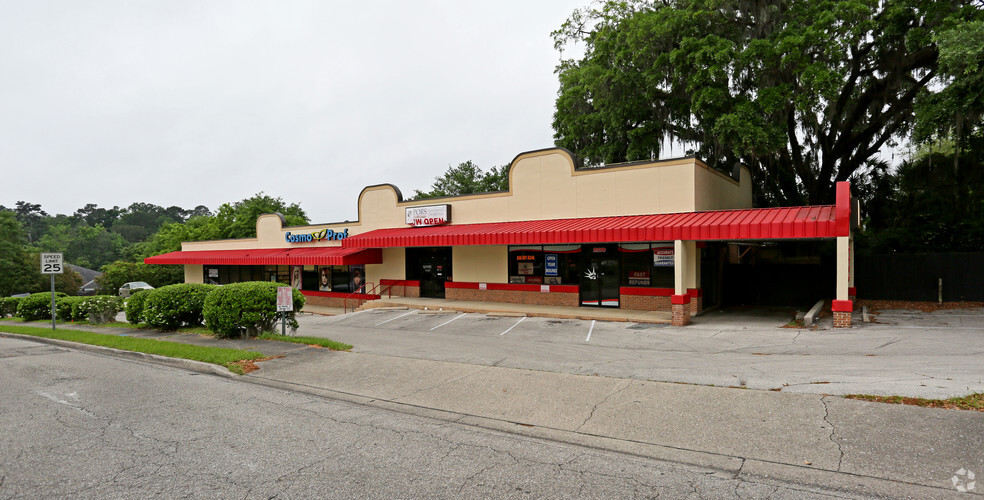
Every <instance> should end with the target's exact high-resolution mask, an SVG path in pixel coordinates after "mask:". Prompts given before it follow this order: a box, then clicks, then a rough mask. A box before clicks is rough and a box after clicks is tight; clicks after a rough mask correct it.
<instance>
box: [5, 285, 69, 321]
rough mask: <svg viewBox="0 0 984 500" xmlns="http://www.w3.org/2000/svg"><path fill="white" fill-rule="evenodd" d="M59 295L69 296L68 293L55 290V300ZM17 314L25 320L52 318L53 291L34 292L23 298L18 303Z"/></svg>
mask: <svg viewBox="0 0 984 500" xmlns="http://www.w3.org/2000/svg"><path fill="white" fill-rule="evenodd" d="M58 297H67V295H65V294H64V293H62V292H55V300H57V299H58ZM17 315H18V316H20V317H21V318H22V319H23V320H24V321H37V320H41V319H51V292H39V293H32V294H31V295H28V296H27V297H24V298H22V299H21V301H20V303H19V304H17Z"/></svg>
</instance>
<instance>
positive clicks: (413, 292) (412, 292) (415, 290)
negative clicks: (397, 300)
mask: <svg viewBox="0 0 984 500" xmlns="http://www.w3.org/2000/svg"><path fill="white" fill-rule="evenodd" d="M380 295H382V296H383V298H384V299H385V298H386V297H408V298H414V299H416V298H420V287H419V286H410V285H407V286H406V287H404V286H403V285H393V288H387V287H385V286H384V287H382V289H381V290H380Z"/></svg>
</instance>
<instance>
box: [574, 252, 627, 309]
mask: <svg viewBox="0 0 984 500" xmlns="http://www.w3.org/2000/svg"><path fill="white" fill-rule="evenodd" d="M581 255H582V260H581V269H580V272H581V305H582V306H599V307H618V299H619V278H620V276H621V275H620V274H619V267H618V247H617V246H616V245H585V246H584V248H583V249H582V250H581Z"/></svg>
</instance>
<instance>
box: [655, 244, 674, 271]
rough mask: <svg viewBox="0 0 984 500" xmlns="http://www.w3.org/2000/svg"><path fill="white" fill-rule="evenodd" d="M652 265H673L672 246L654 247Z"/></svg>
mask: <svg viewBox="0 0 984 500" xmlns="http://www.w3.org/2000/svg"><path fill="white" fill-rule="evenodd" d="M653 265H654V266H656V267H673V248H672V247H664V248H654V249H653Z"/></svg>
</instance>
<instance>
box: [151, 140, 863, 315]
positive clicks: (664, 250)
mask: <svg viewBox="0 0 984 500" xmlns="http://www.w3.org/2000/svg"><path fill="white" fill-rule="evenodd" d="M575 164H576V163H575V161H574V158H573V156H572V155H571V153H570V152H568V151H566V150H564V149H556V148H555V149H546V150H540V151H532V152H528V153H522V154H520V155H519V156H517V157H516V158H515V159H514V160H513V162H512V164H511V165H510V169H509V189H508V190H507V191H501V192H493V193H481V194H470V195H463V196H455V197H448V198H438V199H427V200H418V201H405V200H404V199H403V196H402V194H401V193H400V190H399V189H398V188H397V187H395V186H393V185H390V184H380V185H375V186H369V187H366V188H365V189H363V190H362V192H361V193H360V194H359V200H358V203H359V220H357V221H355V222H344V223H331V224H316V225H311V226H302V227H285V226H284V220H283V218H282V217H281V216H280V215H279V214H264V215H262V216H260V218H259V219H258V220H257V221H256V232H257V236H256V237H255V238H244V239H234V240H219V241H200V242H185V243H183V244H182V250H181V251H179V252H172V253H168V254H164V255H158V256H155V257H150V258H148V259H146V260H145V262H146V263H148V264H183V265H184V266H185V281H186V282H188V283H202V282H211V283H220V284H224V283H232V282H238V281H255V280H264V281H279V282H282V283H290V284H292V285H293V286H295V287H298V288H300V289H301V291H302V292H303V293H304V295H305V296H307V298H308V303H310V304H320V305H329V306H337V307H342V306H343V303H344V302H345V301H346V300H351V298H353V297H356V298H359V299H363V300H373V299H378V298H379V297H380V296H387V295H402V296H407V297H433V298H446V299H449V300H469V301H490V302H514V303H530V304H550V305H558V306H568V307H612V308H622V309H636V310H655V311H669V312H672V322H673V324H675V325H681V326H682V325H686V324H687V323H689V322H690V317H691V316H692V315H696V314H700V313H701V312H702V311H703V310H704V309H705V308H708V307H713V306H716V305H717V304H719V303H720V289H721V287H720V284H721V283H720V282H721V275H720V269H721V263H722V262H724V261H727V260H728V259H734V258H736V257H739V258H740V256H741V252H742V248H747V247H748V246H749V245H751V246H754V245H762V244H766V243H769V242H778V241H803V240H817V239H833V240H835V241H836V243H835V245H836V249H837V262H836V290H832V291H830V292H831V293H830V295H835V297H836V300H834V301H833V307H832V309H833V311H834V324H835V326H850V323H851V310H852V309H853V303H852V301H853V300H854V284H853V275H854V273H853V240H852V236H851V230H852V222H851V221H852V213H854V214H856V210H852V206H853V205H852V201H851V197H850V189H849V185H848V184H847V183H838V185H837V193H836V195H837V196H836V205H816V206H808V207H783V208H758V209H756V208H751V206H752V187H751V176H750V174H749V172H748V170H747V169H745V168H743V167H742V168H738V169H736V171H735V172H734V174H733V175H732V176H729V175H726V174H723V173H721V172H718V171H716V170H714V169H712V168H710V167H708V166H707V165H706V164H704V163H703V162H701V161H700V160H698V159H696V158H694V157H684V158H678V159H671V160H660V161H646V162H636V163H627V164H618V165H611V166H605V167H595V168H582V169H579V168H576V167H575ZM743 245H744V246H745V247H743ZM817 298H820V297H817Z"/></svg>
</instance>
